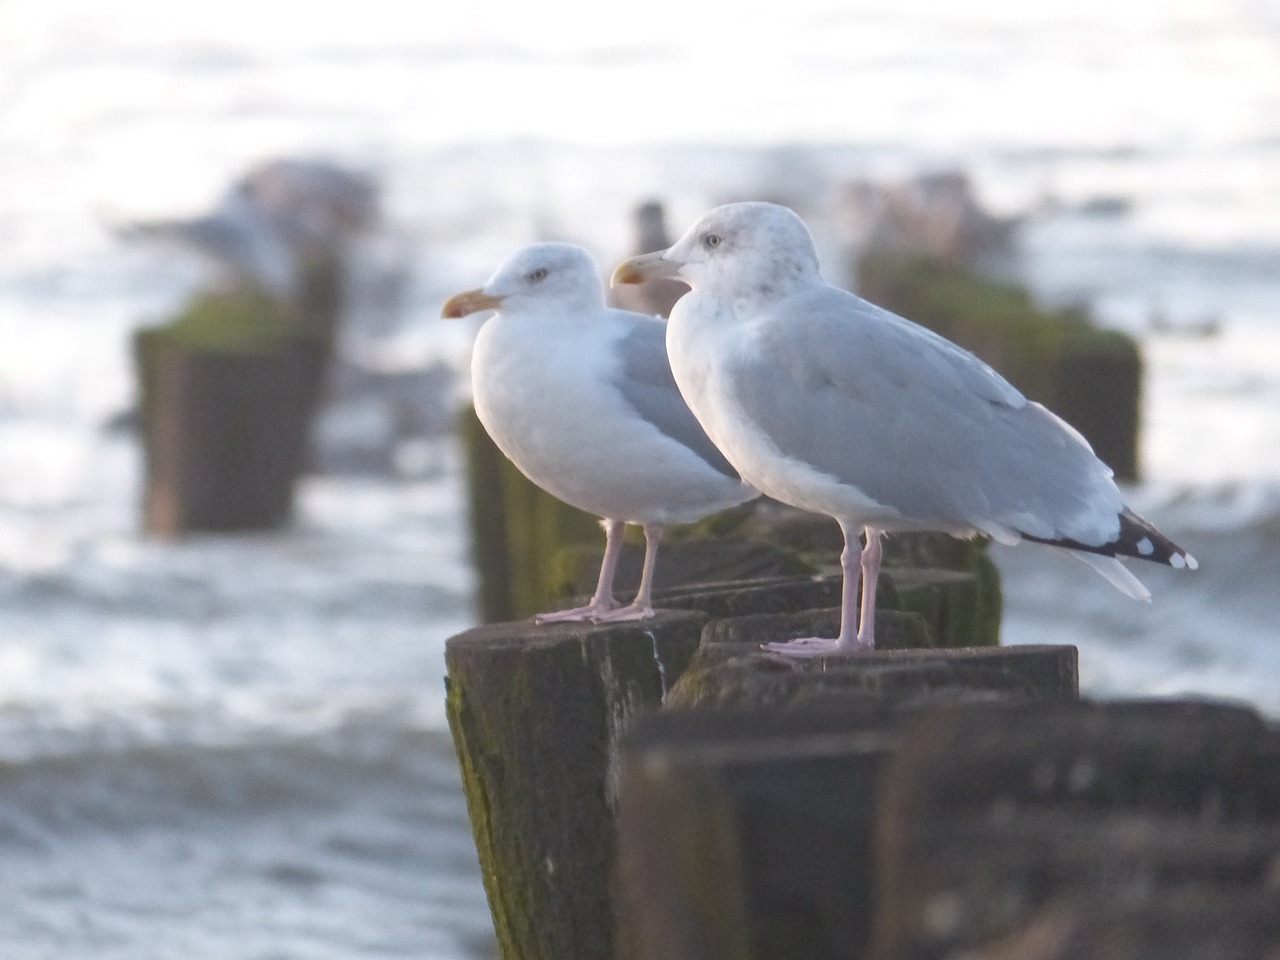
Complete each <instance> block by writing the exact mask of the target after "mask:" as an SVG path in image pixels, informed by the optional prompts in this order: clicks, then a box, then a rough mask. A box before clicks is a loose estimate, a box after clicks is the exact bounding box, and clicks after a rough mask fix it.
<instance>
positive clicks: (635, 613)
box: [593, 523, 662, 623]
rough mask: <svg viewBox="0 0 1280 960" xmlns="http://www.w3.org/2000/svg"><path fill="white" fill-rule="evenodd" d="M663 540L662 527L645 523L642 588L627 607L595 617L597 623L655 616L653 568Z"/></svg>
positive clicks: (641, 575) (644, 618)
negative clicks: (651, 596)
mask: <svg viewBox="0 0 1280 960" xmlns="http://www.w3.org/2000/svg"><path fill="white" fill-rule="evenodd" d="M661 542H662V527H661V526H660V525H658V524H656V523H646V524H645V525H644V569H643V570H642V571H641V573H640V589H639V590H637V591H636V598H635V599H634V600H632V601H631V603H630V604H628V605H627V606H625V607H620V608H619V609H617V610H610V611H609V612H608V613H602V614H600V615H599V616H597V617H595V618H593V619H595V621H596V622H597V623H616V622H618V621H619V620H646V619H648V618H649V617H652V616H653V603H652V601H651V600H650V595H651V594H652V593H653V568H654V566H655V565H656V564H657V562H658V544H660V543H661Z"/></svg>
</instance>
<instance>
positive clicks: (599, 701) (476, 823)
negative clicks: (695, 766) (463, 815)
mask: <svg viewBox="0 0 1280 960" xmlns="http://www.w3.org/2000/svg"><path fill="white" fill-rule="evenodd" d="M705 619H706V617H705V616H704V615H703V614H700V613H696V612H664V613H660V614H659V615H658V616H657V617H655V618H653V619H651V620H646V621H643V622H639V623H626V624H617V625H601V626H594V625H591V624H561V625H554V626H546V627H537V626H534V625H533V624H532V623H529V622H521V623H508V624H496V625H492V626H488V627H479V628H477V629H475V630H470V631H467V632H466V633H463V634H460V635H458V636H456V637H453V638H452V639H450V640H449V642H448V646H447V648H446V654H445V656H446V661H447V663H448V670H449V673H448V680H447V685H448V697H447V708H448V714H449V726H450V729H451V730H452V731H453V738H454V745H455V747H456V748H457V752H458V759H459V762H460V763H461V766H462V777H463V786H464V788H465V790H466V795H467V808H468V811H469V813H470V816H471V824H472V828H473V829H474V832H475V840H476V847H477V849H478V851H479V854H480V866H481V870H482V872H483V875H484V882H485V890H486V892H487V893H488V895H489V905H490V908H491V910H492V912H493V918H494V926H495V929H496V931H497V935H498V944H499V947H500V949H501V952H502V956H503V957H504V958H505V960H539V958H545V960H586V958H596V957H600V958H610V957H612V956H613V950H614V948H613V943H614V939H613V924H614V919H613V909H612V901H611V894H610V877H611V875H612V870H613V863H614V840H613V812H612V811H613V806H614V798H615V793H616V782H615V775H616V767H615V761H614V748H615V743H616V741H617V739H618V737H619V736H620V734H621V732H622V730H623V729H624V728H625V727H626V726H627V724H628V722H629V721H630V719H631V718H632V716H633V715H634V714H635V713H636V712H638V711H640V710H642V709H644V708H646V707H648V708H654V707H657V706H658V705H659V704H660V703H661V701H662V697H663V695H664V694H665V693H666V690H667V686H668V684H669V683H672V682H674V680H675V678H676V677H678V676H679V674H680V672H681V671H682V670H683V669H684V666H685V664H686V663H687V662H688V660H689V658H690V657H691V656H692V655H693V651H694V649H695V648H696V647H697V644H698V637H699V634H700V632H701V629H702V624H703V623H704V621H705Z"/></svg>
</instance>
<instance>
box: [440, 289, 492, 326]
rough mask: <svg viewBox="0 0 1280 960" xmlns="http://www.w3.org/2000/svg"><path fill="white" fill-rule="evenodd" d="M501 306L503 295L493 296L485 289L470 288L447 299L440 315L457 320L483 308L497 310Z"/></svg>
mask: <svg viewBox="0 0 1280 960" xmlns="http://www.w3.org/2000/svg"><path fill="white" fill-rule="evenodd" d="M500 306H502V297H491V296H489V294H487V293H485V292H484V291H483V290H468V291H467V292H466V293H459V294H457V295H456V296H452V297H450V298H449V299H448V300H446V301H445V302H444V306H443V307H441V308H440V316H441V317H443V318H444V319H446V320H457V319H458V318H459V317H466V316H470V315H471V314H473V313H478V312H479V311H481V310H497V309H498V308H499V307H500Z"/></svg>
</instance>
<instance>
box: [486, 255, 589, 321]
mask: <svg viewBox="0 0 1280 960" xmlns="http://www.w3.org/2000/svg"><path fill="white" fill-rule="evenodd" d="M483 290H484V292H485V293H486V294H488V295H489V296H493V297H501V298H502V301H503V303H502V309H503V310H504V311H510V312H514V311H519V310H521V309H528V308H530V307H533V308H536V307H538V306H540V305H544V304H545V305H554V306H555V307H557V308H558V309H559V311H560V312H561V313H568V314H572V313H583V314H589V313H593V312H596V311H599V310H602V309H604V305H605V302H604V286H603V284H602V283H601V282H600V265H599V264H598V263H597V262H596V259H595V257H593V256H591V254H590V253H588V252H587V251H586V250H584V249H583V248H582V247H579V246H575V245H574V244H572V243H551V242H548V243H532V244H529V245H528V246H526V247H521V248H520V249H519V250H518V251H516V252H515V253H513V254H512V255H511V256H510V257H508V258H507V259H506V260H504V261H503V262H502V263H501V264H500V265H499V266H498V269H497V270H495V271H494V273H493V276H491V277H490V278H489V280H488V282H486V283H485V285H484V287H483Z"/></svg>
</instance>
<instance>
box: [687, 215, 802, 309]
mask: <svg viewBox="0 0 1280 960" xmlns="http://www.w3.org/2000/svg"><path fill="white" fill-rule="evenodd" d="M663 259H665V260H668V261H670V262H672V263H677V264H679V265H680V269H679V276H680V278H681V279H683V280H684V281H685V282H686V283H688V284H689V286H691V287H692V288H693V289H694V290H697V291H699V292H704V293H708V294H711V295H712V296H717V297H723V298H725V299H727V300H732V301H733V302H734V303H735V304H736V305H738V306H739V307H740V308H745V307H748V306H753V307H756V308H762V307H765V306H768V305H769V304H772V303H776V302H777V301H779V300H781V299H783V298H785V297H787V296H790V295H791V294H792V293H795V292H797V291H799V290H802V289H804V288H805V287H807V286H809V285H811V284H813V283H820V282H821V279H822V278H821V276H820V274H819V272H818V253H817V250H816V249H815V247H814V245H813V237H812V236H810V234H809V228H808V227H806V226H805V225H804V221H803V220H801V219H800V218H799V217H798V216H796V214H795V213H794V212H793V211H791V210H789V209H788V208H786V207H783V206H779V205H778V204H776V203H764V202H762V201H753V202H750V203H729V204H725V205H724V206H721V207H716V208H714V209H712V210H709V211H707V212H706V213H704V214H703V215H702V216H701V217H699V218H698V219H697V221H696V222H695V223H694V224H693V226H691V227H690V228H689V229H688V230H687V231H686V232H685V234H684V236H682V237H681V238H680V239H679V240H677V241H676V243H675V244H674V245H673V246H672V247H671V249H670V250H668V251H667V252H666V254H664V256H663Z"/></svg>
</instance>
